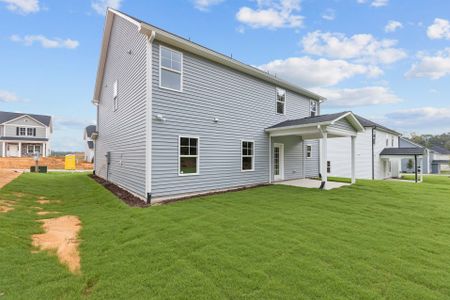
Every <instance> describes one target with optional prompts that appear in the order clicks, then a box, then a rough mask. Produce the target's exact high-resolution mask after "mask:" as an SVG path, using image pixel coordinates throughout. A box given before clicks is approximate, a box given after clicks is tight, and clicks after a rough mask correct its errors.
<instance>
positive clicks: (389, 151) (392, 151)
mask: <svg viewBox="0 0 450 300" xmlns="http://www.w3.org/2000/svg"><path fill="white" fill-rule="evenodd" d="M423 154H424V149H423V148H418V147H414V148H384V149H383V151H381V153H380V155H423Z"/></svg>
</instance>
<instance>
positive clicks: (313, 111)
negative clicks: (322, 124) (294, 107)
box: [309, 100, 317, 117]
mask: <svg viewBox="0 0 450 300" xmlns="http://www.w3.org/2000/svg"><path fill="white" fill-rule="evenodd" d="M309 110H310V115H311V117H315V116H317V102H316V101H314V100H311V101H310V104H309Z"/></svg>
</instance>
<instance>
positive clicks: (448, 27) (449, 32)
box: [427, 18, 450, 40]
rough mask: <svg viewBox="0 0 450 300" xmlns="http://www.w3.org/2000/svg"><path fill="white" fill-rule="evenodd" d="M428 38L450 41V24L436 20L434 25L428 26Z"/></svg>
mask: <svg viewBox="0 0 450 300" xmlns="http://www.w3.org/2000/svg"><path fill="white" fill-rule="evenodd" d="M427 36H428V37H429V38H430V39H432V40H438V39H446V40H450V22H449V21H448V20H445V19H439V18H436V19H434V23H433V24H432V25H430V26H428V29H427Z"/></svg>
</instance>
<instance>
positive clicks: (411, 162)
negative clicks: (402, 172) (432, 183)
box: [406, 159, 414, 170]
mask: <svg viewBox="0 0 450 300" xmlns="http://www.w3.org/2000/svg"><path fill="white" fill-rule="evenodd" d="M406 167H407V168H408V169H409V170H411V169H412V168H413V167H414V162H413V160H412V159H409V160H408V165H407V166H406Z"/></svg>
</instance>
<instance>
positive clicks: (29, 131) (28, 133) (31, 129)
mask: <svg viewBox="0 0 450 300" xmlns="http://www.w3.org/2000/svg"><path fill="white" fill-rule="evenodd" d="M27 135H28V136H32V135H33V128H27Z"/></svg>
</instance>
